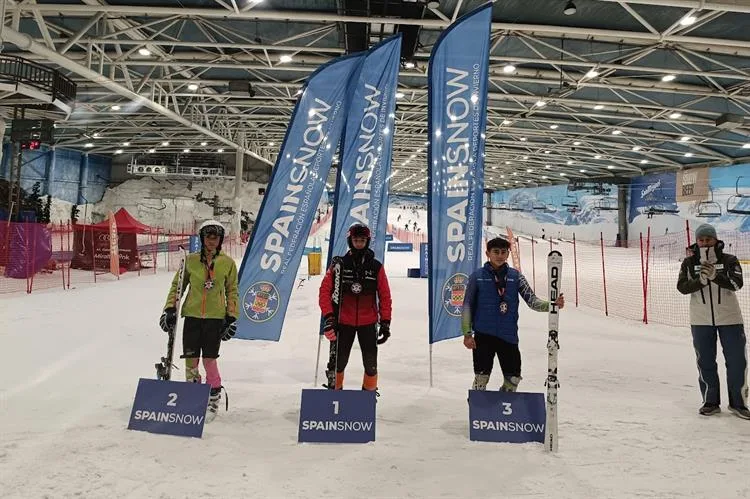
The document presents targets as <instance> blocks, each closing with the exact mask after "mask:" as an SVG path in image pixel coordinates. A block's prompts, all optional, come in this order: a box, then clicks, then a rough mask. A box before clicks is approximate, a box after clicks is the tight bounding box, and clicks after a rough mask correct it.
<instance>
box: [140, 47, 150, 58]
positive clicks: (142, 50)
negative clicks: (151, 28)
mask: <svg viewBox="0 0 750 499" xmlns="http://www.w3.org/2000/svg"><path fill="white" fill-rule="evenodd" d="M138 53H139V54H141V55H142V56H148V55H151V51H150V50H149V49H147V48H145V47H143V48H139V49H138Z"/></svg>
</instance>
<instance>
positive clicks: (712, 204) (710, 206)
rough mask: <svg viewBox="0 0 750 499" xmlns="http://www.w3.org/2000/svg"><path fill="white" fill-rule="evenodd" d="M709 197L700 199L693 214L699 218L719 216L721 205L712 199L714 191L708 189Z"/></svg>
mask: <svg viewBox="0 0 750 499" xmlns="http://www.w3.org/2000/svg"><path fill="white" fill-rule="evenodd" d="M710 192H711V199H710V200H709V201H701V202H699V203H698V209H697V212H696V214H695V216H696V217H701V218H713V217H720V216H721V205H720V204H719V203H717V202H716V201H714V191H713V190H710Z"/></svg>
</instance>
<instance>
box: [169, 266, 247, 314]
mask: <svg viewBox="0 0 750 499" xmlns="http://www.w3.org/2000/svg"><path fill="white" fill-rule="evenodd" d="M213 273H214V277H213V281H214V284H213V286H211V287H210V289H207V287H206V285H205V284H206V281H207V280H208V276H209V269H208V266H207V265H206V264H205V263H204V262H201V254H200V253H191V254H190V255H188V257H187V261H186V262H185V279H184V280H183V286H182V291H183V293H184V292H185V289H186V288H187V287H188V285H189V286H190V289H189V290H188V292H187V296H185V301H184V303H183V305H182V316H183V317H197V318H199V319H223V318H224V316H226V315H231V316H232V317H234V318H235V319H236V318H237V317H238V314H239V307H238V304H239V301H240V298H239V292H238V286H237V265H236V264H235V263H234V260H233V259H232V258H231V257H229V256H228V255H226V254H224V253H221V252H220V253H219V254H218V255H217V256H214V269H213ZM179 278H180V275H179V272H178V273H177V274H175V276H174V279H172V286H171V287H170V289H169V294H168V295H167V303H166V304H165V305H164V308H165V309H167V308H169V307H174V306H175V299H176V296H177V281H178V280H179Z"/></svg>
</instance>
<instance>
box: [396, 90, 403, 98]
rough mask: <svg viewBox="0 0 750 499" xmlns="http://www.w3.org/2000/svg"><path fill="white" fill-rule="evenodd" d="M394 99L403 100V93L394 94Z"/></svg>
mask: <svg viewBox="0 0 750 499" xmlns="http://www.w3.org/2000/svg"><path fill="white" fill-rule="evenodd" d="M396 98H397V99H403V98H404V93H403V92H396Z"/></svg>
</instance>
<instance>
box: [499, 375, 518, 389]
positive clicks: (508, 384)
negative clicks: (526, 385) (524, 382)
mask: <svg viewBox="0 0 750 499" xmlns="http://www.w3.org/2000/svg"><path fill="white" fill-rule="evenodd" d="M521 379H522V378H521V376H510V377H507V378H505V380H504V381H503V385H502V386H501V387H500V391H501V392H515V391H516V390H518V384H519V383H520V382H521Z"/></svg>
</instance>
